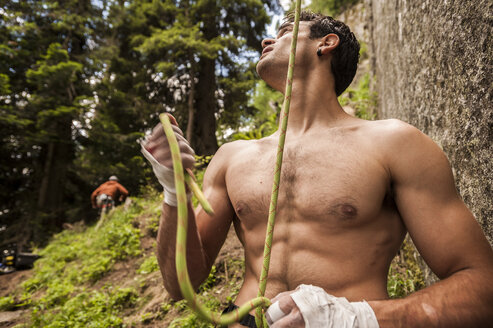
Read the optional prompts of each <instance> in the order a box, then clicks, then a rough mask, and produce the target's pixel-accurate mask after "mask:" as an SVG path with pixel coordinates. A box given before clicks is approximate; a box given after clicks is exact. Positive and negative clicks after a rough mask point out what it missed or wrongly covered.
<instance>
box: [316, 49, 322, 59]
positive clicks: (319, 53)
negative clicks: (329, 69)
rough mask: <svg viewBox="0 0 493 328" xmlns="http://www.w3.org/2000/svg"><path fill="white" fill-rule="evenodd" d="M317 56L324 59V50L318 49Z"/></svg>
mask: <svg viewBox="0 0 493 328" xmlns="http://www.w3.org/2000/svg"><path fill="white" fill-rule="evenodd" d="M317 56H319V57H322V48H318V50H317Z"/></svg>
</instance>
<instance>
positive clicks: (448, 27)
mask: <svg viewBox="0 0 493 328" xmlns="http://www.w3.org/2000/svg"><path fill="white" fill-rule="evenodd" d="M365 9H366V10H365V11H366V15H367V22H368V27H369V30H370V48H371V50H372V51H371V52H372V62H373V65H372V66H373V71H374V73H375V74H376V81H377V82H376V85H375V88H376V91H377V92H378V94H379V115H378V116H379V118H381V119H383V118H390V117H393V118H399V119H401V120H403V121H406V122H408V123H410V124H412V125H414V126H416V127H417V128H419V129H420V130H421V131H423V132H425V133H426V134H427V135H429V136H430V137H431V138H432V139H433V140H434V141H435V142H436V143H438V144H439V145H440V146H441V147H442V149H443V150H444V151H445V153H446V154H447V156H448V158H449V160H450V163H451V165H452V168H453V171H454V175H455V178H456V185H457V188H458V191H459V193H460V195H461V196H462V198H463V199H464V201H465V203H466V204H467V205H468V206H469V208H470V209H471V211H472V212H473V214H474V215H475V217H476V219H477V220H478V222H479V223H480V225H481V227H482V228H483V230H484V232H485V233H486V235H487V237H488V240H489V242H490V244H492V245H493V204H492V191H493V159H492V157H493V156H492V155H493V104H492V89H493V40H492V39H493V2H492V1H491V0H474V1H457V0H455V1H454V0H441V1H435V0H424V1H410V0H407V1H406V0H365Z"/></svg>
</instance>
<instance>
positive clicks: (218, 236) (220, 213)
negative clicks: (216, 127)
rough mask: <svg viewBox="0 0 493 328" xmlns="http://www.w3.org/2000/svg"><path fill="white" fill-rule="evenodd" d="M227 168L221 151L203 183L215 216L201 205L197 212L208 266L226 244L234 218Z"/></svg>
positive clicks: (208, 169) (215, 157)
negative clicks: (227, 183) (227, 186)
mask: <svg viewBox="0 0 493 328" xmlns="http://www.w3.org/2000/svg"><path fill="white" fill-rule="evenodd" d="M226 167H227V159H226V158H225V156H224V151H223V150H222V149H220V150H218V152H217V153H216V155H215V156H214V158H213V159H212V161H211V163H210V164H209V166H208V168H207V170H206V172H205V174H204V181H203V192H204V195H205V198H206V199H207V200H208V201H209V203H210V205H211V207H212V209H213V210H214V214H213V215H210V214H207V213H206V212H205V211H204V210H203V209H202V207H201V206H200V205H199V206H198V207H197V209H196V210H195V217H196V223H197V229H198V231H199V235H200V239H201V242H202V246H203V248H204V250H205V252H206V255H207V261H208V262H210V263H208V265H212V264H213V262H214V260H215V258H216V256H217V254H218V253H219V250H220V249H221V246H222V245H223V244H224V241H225V239H226V237H227V235H228V231H229V228H230V226H231V222H232V220H233V216H234V210H233V207H232V205H231V202H230V200H229V197H228V192H227V188H226V181H225V173H226V172H225V171H226Z"/></svg>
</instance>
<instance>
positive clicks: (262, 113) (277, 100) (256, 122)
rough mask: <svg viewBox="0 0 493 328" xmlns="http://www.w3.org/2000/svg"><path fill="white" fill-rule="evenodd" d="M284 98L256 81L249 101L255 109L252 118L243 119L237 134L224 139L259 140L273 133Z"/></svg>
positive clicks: (262, 82) (265, 84)
mask: <svg viewBox="0 0 493 328" xmlns="http://www.w3.org/2000/svg"><path fill="white" fill-rule="evenodd" d="M283 101H284V96H283V95H282V93H280V92H279V91H276V90H274V89H272V88H271V87H269V86H268V85H267V83H265V82H264V81H262V80H261V81H258V82H257V86H256V87H255V92H254V95H253V98H252V100H251V105H252V107H253V108H254V109H255V110H254V113H253V115H252V116H249V117H244V118H243V120H242V125H241V126H240V128H239V132H236V133H234V134H232V136H231V137H229V138H226V139H225V141H226V140H228V141H229V139H232V140H240V139H243V140H251V139H261V138H264V137H267V136H269V135H271V134H272V133H274V132H275V131H276V130H277V128H278V125H279V123H278V115H279V113H280V111H281V106H282V102H283Z"/></svg>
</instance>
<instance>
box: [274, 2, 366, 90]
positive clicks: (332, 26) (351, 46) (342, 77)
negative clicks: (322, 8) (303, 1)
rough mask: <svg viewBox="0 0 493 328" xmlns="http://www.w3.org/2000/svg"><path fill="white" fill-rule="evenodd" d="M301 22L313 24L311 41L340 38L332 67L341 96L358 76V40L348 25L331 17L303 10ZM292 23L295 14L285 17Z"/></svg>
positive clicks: (291, 13) (285, 20) (336, 88)
mask: <svg viewBox="0 0 493 328" xmlns="http://www.w3.org/2000/svg"><path fill="white" fill-rule="evenodd" d="M300 21H309V22H313V23H312V24H311V25H310V39H318V38H322V37H324V36H326V35H327V34H331V33H334V34H336V35H337V36H338V37H339V46H337V48H336V49H335V50H334V52H333V57H332V61H331V64H330V65H331V70H332V74H334V80H335V91H336V95H337V96H340V95H341V94H342V93H343V92H344V90H346V88H347V87H348V86H349V85H350V84H351V82H352V81H353V78H354V75H355V74H356V69H357V67H358V60H359V48H360V46H359V42H358V40H356V37H355V36H354V34H353V32H351V30H350V29H349V27H348V26H347V25H346V24H344V23H343V22H341V21H338V20H336V19H334V18H332V17H330V16H325V15H322V14H317V13H313V12H311V11H305V10H303V11H302V12H301V14H300ZM292 22H294V12H290V13H288V14H287V15H286V17H284V24H286V23H292ZM284 24H283V25H284ZM281 27H282V25H281Z"/></svg>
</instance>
